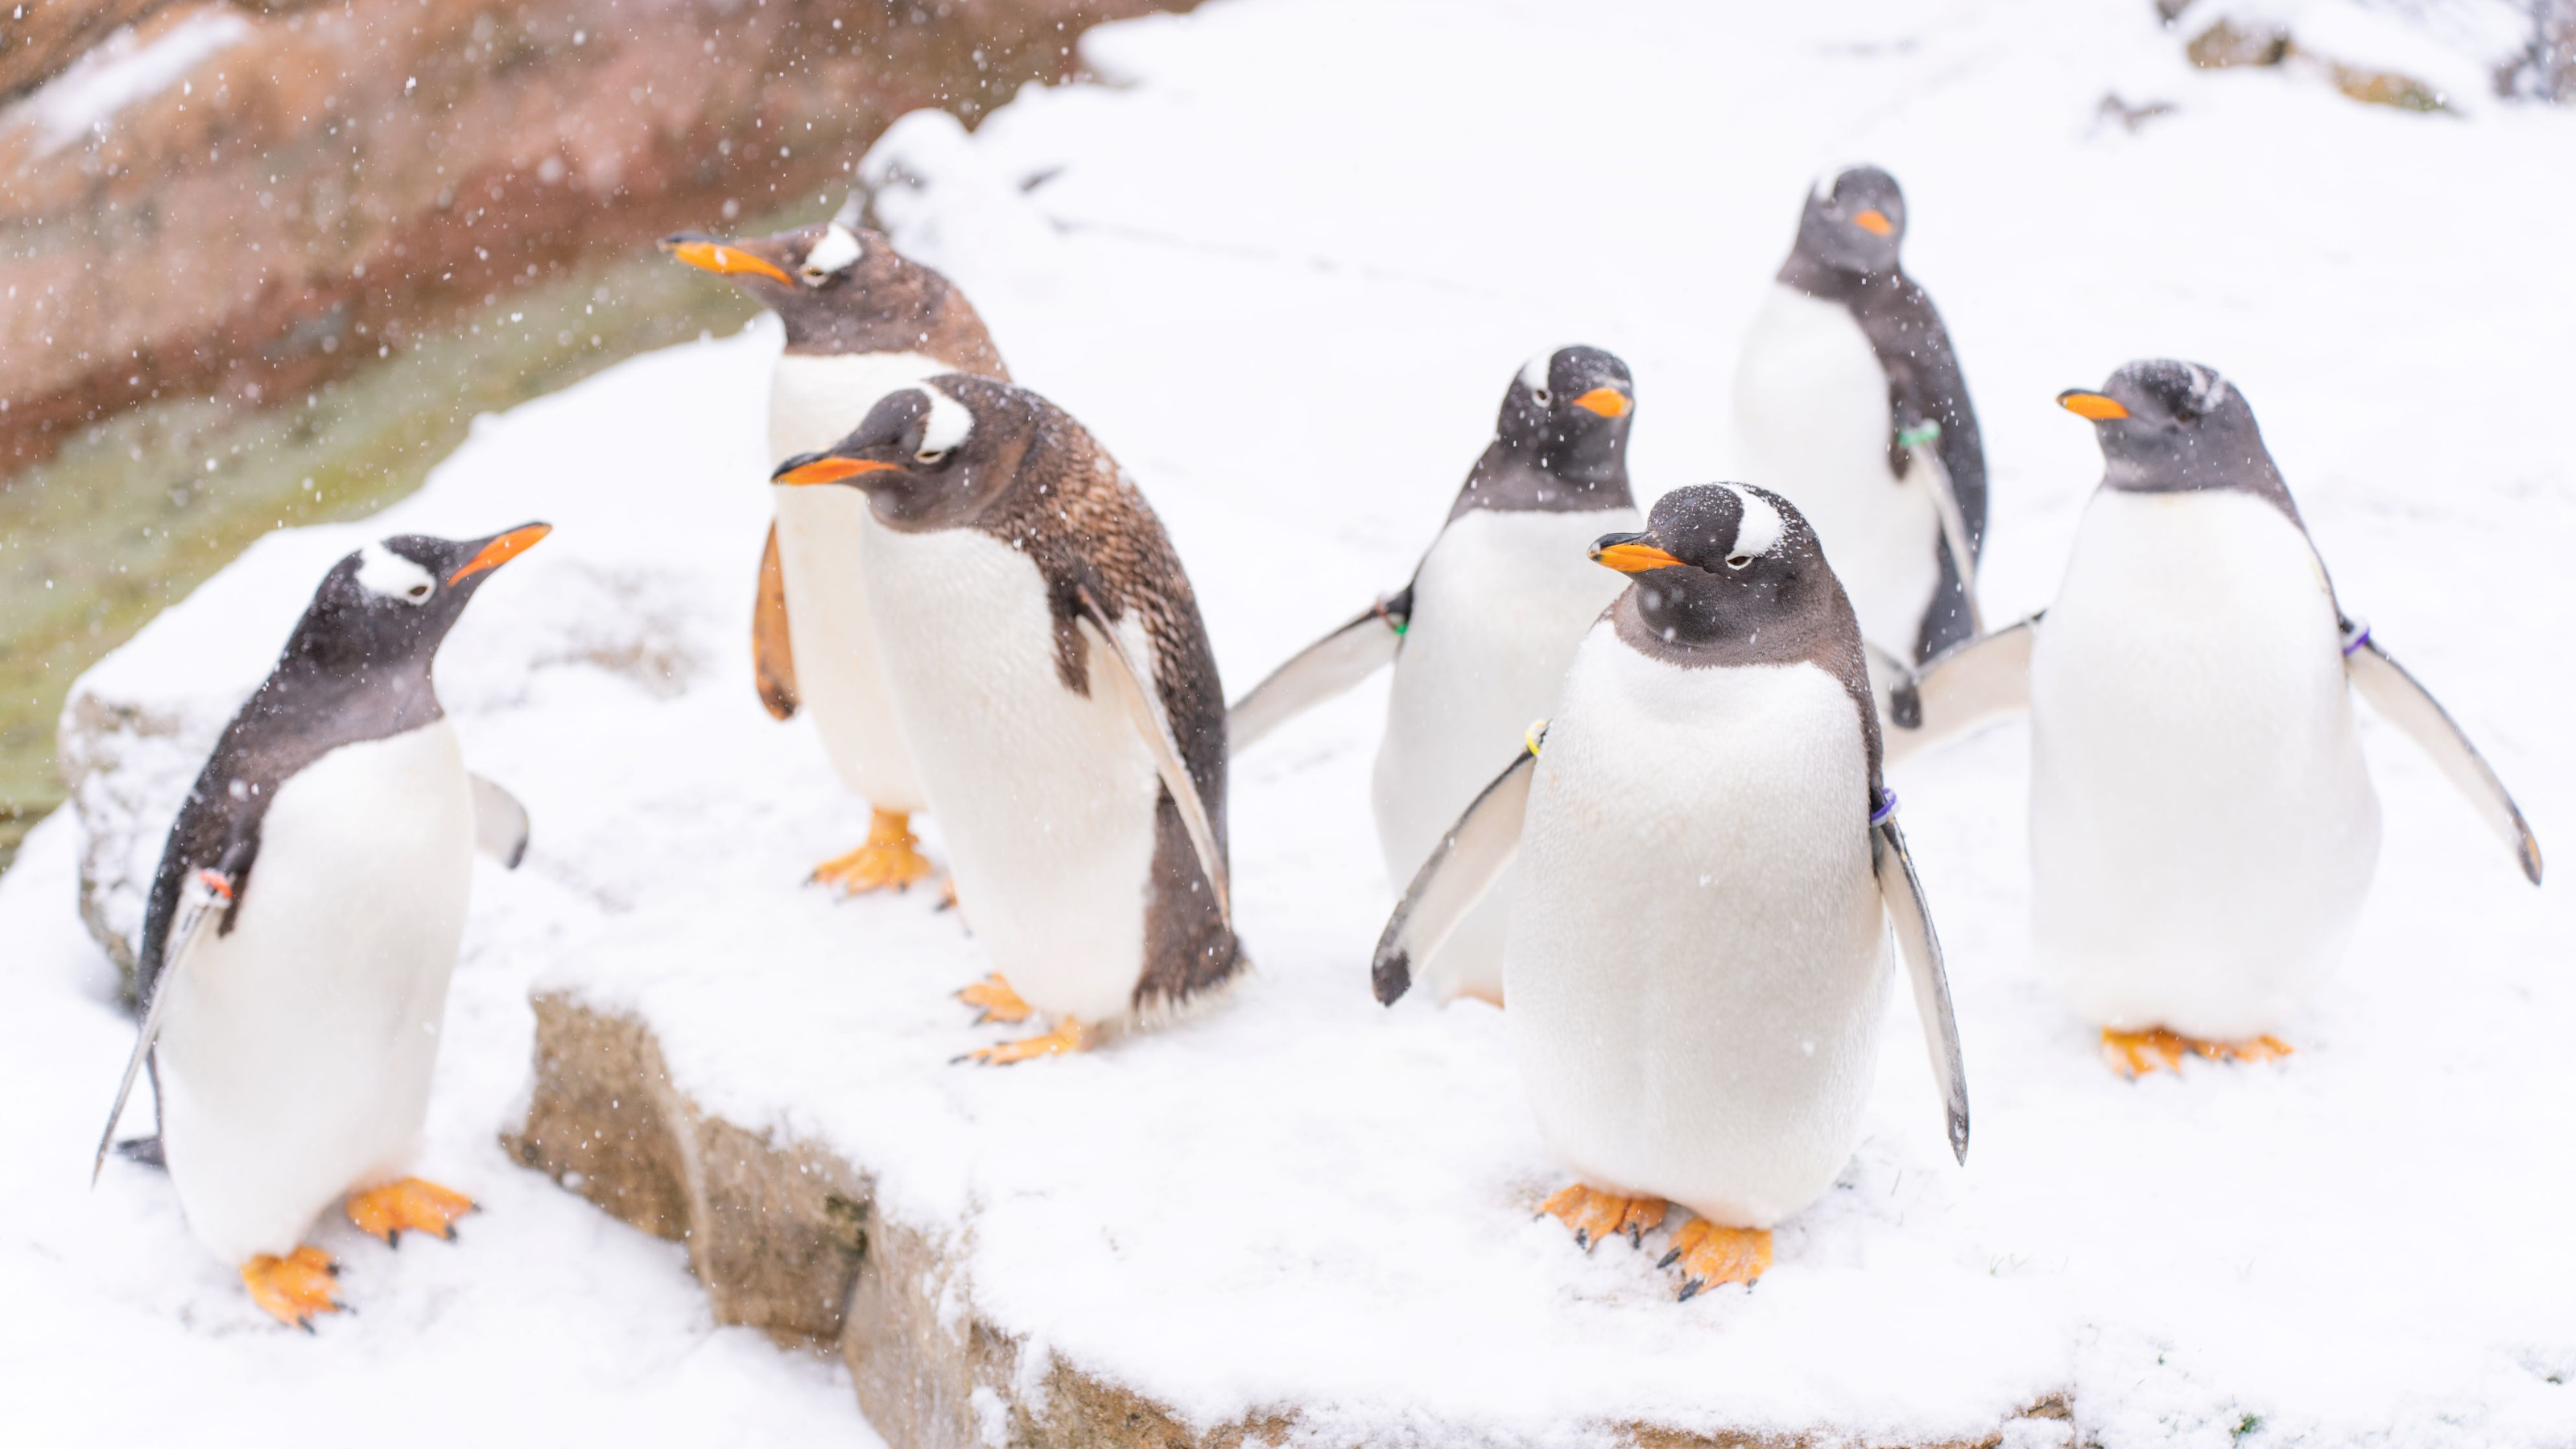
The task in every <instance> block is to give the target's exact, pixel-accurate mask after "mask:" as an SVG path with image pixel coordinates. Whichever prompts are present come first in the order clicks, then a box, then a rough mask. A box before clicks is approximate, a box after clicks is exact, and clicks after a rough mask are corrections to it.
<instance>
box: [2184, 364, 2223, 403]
mask: <svg viewBox="0 0 2576 1449" xmlns="http://www.w3.org/2000/svg"><path fill="white" fill-rule="evenodd" d="M2183 366H2184V367H2185V368H2186V369H2188V370H2189V371H2190V373H2191V410H2192V411H2193V412H2196V413H2198V414H2200V415H2201V416H2202V417H2207V416H2209V415H2210V414H2211V413H2212V412H2215V411H2217V409H2218V405H2219V404H2220V403H2223V402H2225V401H2227V379H2226V378H2223V377H2220V376H2219V375H2218V374H2217V373H2214V372H2212V371H2210V370H2209V369H2208V368H2206V367H2203V366H2201V365H2200V364H2199V363H2197V362H2186V363H2184V364H2183Z"/></svg>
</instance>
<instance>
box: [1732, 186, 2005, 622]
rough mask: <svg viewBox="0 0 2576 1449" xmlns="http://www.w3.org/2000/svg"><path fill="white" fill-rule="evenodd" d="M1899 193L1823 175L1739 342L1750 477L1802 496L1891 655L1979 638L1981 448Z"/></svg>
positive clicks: (1739, 409) (1738, 410) (1741, 429)
mask: <svg viewBox="0 0 2576 1449" xmlns="http://www.w3.org/2000/svg"><path fill="white" fill-rule="evenodd" d="M1905 220H1906V216H1905V194H1904V193H1903V192H1902V191H1900V190H1898V189H1897V185H1896V178H1894V177H1892V176H1890V175H1888V174H1887V173H1886V172H1884V171H1881V170H1880V169H1878V168H1877V167H1875V166H1855V167H1852V168H1850V169H1849V170H1846V171H1842V172H1840V173H1838V174H1836V175H1835V176H1833V177H1832V178H1831V179H1830V180H1825V181H1819V182H1818V183H1817V185H1816V186H1815V188H1814V189H1813V190H1812V191H1811V192H1809V194H1808V196H1807V204H1806V209H1805V211H1804V212H1803V213H1801V214H1800V216H1799V219H1798V239H1797V244H1796V245H1795V247H1793V248H1792V249H1791V251H1790V253H1789V259H1788V261H1787V262H1785V263H1783V264H1782V265H1781V267H1780V273H1779V278H1778V280H1777V281H1776V282H1775V283H1774V284H1773V285H1772V288H1771V292H1770V296H1769V298H1768V299H1767V300H1766V301H1765V302H1764V304H1763V308H1762V311H1761V313H1760V314H1759V315H1758V316H1757V317H1756V318H1755V319H1754V323H1753V328H1752V330H1751V331H1750V332H1749V333H1747V334H1746V336H1745V339H1744V350H1743V353H1742V355H1741V357H1740V358H1739V360H1738V361H1737V363H1736V371H1735V427H1736V435H1737V438H1738V440H1739V443H1740V444H1741V446H1742V449H1743V461H1744V467H1745V471H1746V472H1747V473H1748V474H1750V475H1751V476H1753V477H1756V478H1760V479H1762V480H1763V481H1764V482H1765V483H1767V484H1769V485H1770V486H1771V487H1773V488H1776V489H1778V490H1780V491H1781V492H1782V493H1785V494H1787V495H1788V496H1789V497H1790V499H1792V500H1793V501H1795V502H1796V503H1797V505H1798V508H1799V510H1800V511H1801V512H1803V513H1805V514H1806V516H1807V521H1808V523H1809V524H1810V525H1812V526H1813V527H1814V528H1815V530H1816V536H1817V537H1818V538H1820V539H1822V540H1823V541H1824V546H1825V552H1826V554H1827V555H1828V556H1829V557H1831V558H1832V559H1833V561H1834V572H1835V573H1836V574H1837V575H1839V576H1840V577H1841V579H1842V581H1843V587H1844V589H1845V590H1846V591H1847V592H1848V593H1849V594H1850V595H1851V601H1852V610H1853V612H1854V613H1855V614H1857V615H1858V616H1859V618H1860V632H1861V637H1862V638H1864V639H1866V640H1868V641H1869V642H1870V643H1871V644H1873V645H1876V646H1877V647H1878V648H1879V649H1881V650H1884V651H1886V653H1888V654H1889V655H1892V656H1893V657H1894V658H1895V659H1896V660H1898V661H1903V662H1906V663H1911V662H1913V661H1917V660H1923V659H1929V658H1931V657H1932V656H1933V655H1934V654H1937V653H1939V652H1940V651H1941V650H1942V649H1944V648H1946V647H1948V646H1950V645H1952V644H1955V643H1957V642H1959V641H1961V640H1964V639H1968V638H1971V637H1974V636H1975V634H1976V633H1977V629H1978V621H1977V612H1976V564H1977V558H1978V555H1979V553H1980V551H1981V550H1982V549H1983V548H1984V543H1985V533H1986V455H1985V447H1984V444H1983V441H1982V440H1981V438H1980V437H1979V435H1978V432H1977V413H1976V409H1975V408H1974V407H1972V406H1971V405H1970V404H1969V402H1968V384H1967V380H1966V378H1965V377H1964V376H1962V375H1961V373H1960V370H1959V358H1958V353H1957V351H1956V350H1955V349H1954V348H1953V347H1952V346H1951V345H1950V333H1949V329H1948V328H1946V327H1944V326H1943V325H1942V323H1941V314H1940V313H1939V312H1938V311H1936V310H1935V309H1934V308H1933V306H1932V299H1931V297H1930V296H1929V295H1927V294H1926V293H1925V292H1924V290H1923V289H1922V288H1921V287H1920V286H1918V285H1916V283H1915V281H1914V279H1913V278H1912V277H1909V276H1907V275H1906V274H1905V268H1904V266H1903V265H1902V263H1901V262H1900V261H1899V258H1898V253H1899V250H1900V248H1901V247H1902V246H1903V244H1904V241H1905Z"/></svg>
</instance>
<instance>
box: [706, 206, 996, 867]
mask: <svg viewBox="0 0 2576 1449" xmlns="http://www.w3.org/2000/svg"><path fill="white" fill-rule="evenodd" d="M854 200H855V199H854ZM662 245H663V246H664V248H665V249H666V250H668V251H669V252H670V253H671V255H672V256H673V257H675V258H677V259H678V260H680V261H683V262H686V263H688V264H689V265H690V266H693V267H697V268H700V269H702V270H705V271H710V272H714V273H716V274H717V275H718V276H722V277H728V278H730V279H732V280H733V282H734V283H735V284H736V285H738V286H740V287H741V288H742V289H743V290H744V291H745V292H746V293H748V294H750V295H751V297H752V298H753V299H754V300H756V301H758V302H760V303H761V304H762V305H763V306H766V307H767V308H769V309H770V310H771V311H773V312H775V313H777V314H778V318H779V321H780V322H782V323H784V324H785V325H786V329H787V348H786V350H785V351H784V352H782V353H781V354H780V355H779V358H778V365H777V369H776V370H775V372H774V373H773V374H772V375H771V379H770V387H769V452H770V458H769V461H770V463H771V465H772V466H773V467H775V466H776V465H777V464H778V463H779V462H781V461H783V460H785V459H787V458H790V457H793V456H795V455H796V454H799V453H808V452H812V451H813V450H815V449H817V448H823V447H828V446H830V445H831V444H832V443H833V442H835V441H836V440H838V439H840V438H841V437H843V436H845V435H847V434H848V432H849V431H850V429H851V428H853V427H855V426H857V425H858V423H859V421H860V420H861V419H862V418H865V417H866V416H867V412H868V409H869V408H871V407H873V406H875V404H876V401H877V399H878V398H881V397H883V396H885V394H886V393H887V392H888V391H890V390H892V389H893V388H895V387H898V386H901V385H902V384H904V383H908V382H913V381H917V380H919V379H921V378H925V377H932V376H936V375H938V374H940V373H945V372H964V373H973V374H975V375H977V376H981V377H991V378H998V379H1001V380H1003V381H1008V380H1009V378H1010V373H1009V372H1008V371H1007V370H1006V369H1005V368H1004V367H1003V366H1002V357H1001V354H1000V353H999V352H997V351H996V350H994V347H993V339H992V337H991V335H990V334H988V333H987V332H986V331H985V330H984V323H983V319H982V318H980V317H978V316H977V315H976V314H975V308H974V307H973V306H972V305H971V304H970V303H968V302H967V300H966V294H965V293H964V292H962V291H960V290H958V288H957V286H956V285H955V284H954V283H952V282H950V281H949V280H948V279H947V278H946V277H943V276H941V275H940V274H939V273H937V272H935V271H932V270H931V269H930V268H928V267H925V266H923V265H921V264H920V263H919V262H915V261H913V260H911V259H910V258H908V257H906V256H904V255H903V254H902V253H901V252H898V251H896V250H895V248H894V244H893V243H891V242H889V241H887V240H886V239H885V238H884V237H883V236H881V235H879V234H878V233H876V232H874V231H872V230H869V229H867V228H866V227H863V226H861V225H860V224H859V222H858V219H857V217H856V216H855V215H854V214H853V212H852V210H851V209H850V208H844V211H843V214H842V215H841V216H839V217H837V218H835V219H833V220H832V221H830V222H828V223H825V224H824V225H821V226H805V227H798V228H796V229H795V230H793V231H783V232H779V233H778V234H776V235H774V236H766V237H760V238H757V239H754V240H750V241H723V240H719V239H717V238H714V237H708V236H699V235H695V234H688V233H684V234H682V235H679V236H674V237H670V238H667V239H666V240H665V241H664V242H663V244H662ZM777 495H778V496H777V507H778V519H777V522H776V523H775V524H773V525H772V526H771V528H770V531H769V543H768V546H767V548H766V549H765V550H764V551H763V552H762V554H761V560H760V587H759V592H758V595H757V601H756V603H755V605H754V609H753V618H752V662H753V667H754V670H755V672H756V676H757V682H758V684H759V687H760V697H761V702H762V703H763V704H765V705H767V706H768V708H769V712H770V713H771V714H772V715H775V716H777V717H778V718H780V719H786V718H788V717H789V716H791V715H793V714H795V713H796V711H797V709H798V707H799V705H800V704H801V705H802V706H803V707H804V709H805V710H806V712H807V713H809V714H810V715H812V717H813V719H814V724H815V728H816V729H817V730H818V731H820V732H821V734H822V737H823V749H824V752H825V753H826V754H827V755H829V756H830V757H831V761H832V768H833V770H834V771H835V772H836V773H838V774H839V775H840V777H841V783H842V784H843V785H845V786H847V787H848V788H849V789H850V791H851V792H852V793H854V794H856V795H858V796H859V797H860V798H861V799H863V800H866V801H867V802H868V804H869V806H870V808H871V810H872V811H873V819H872V820H871V822H870V824H869V827H868V839H867V842H866V843H865V844H863V845H861V846H860V847H859V848H858V849H856V850H853V851H851V852H849V853H848V854H846V855H841V856H836V857H834V858H832V859H830V860H827V861H825V862H823V863H822V864H821V865H819V866H817V867H815V869H814V874H813V877H812V878H813V879H814V880H815V881H817V882H820V883H822V884H826V885H829V886H832V887H834V888H836V889H838V890H840V891H843V892H856V891H866V890H875V889H878V888H880V887H885V886H894V887H898V888H899V887H902V886H906V885H909V884H911V883H912V882H913V881H916V880H919V879H920V878H921V877H923V876H924V875H927V874H929V872H930V863H929V862H928V861H927V860H924V859H923V858H922V856H921V852H920V841H919V840H918V839H917V838H916V837H915V836H914V834H913V832H912V816H913V814H914V813H915V812H917V811H919V810H920V809H921V808H922V796H921V784H920V779H919V775H918V772H917V771H916V770H915V769H914V768H913V763H912V756H911V753H910V751H909V750H908V749H907V748H906V747H905V745H904V741H903V736H902V733H901V731H900V730H899V729H898V728H897V727H896V724H895V716H894V707H893V704H892V702H891V701H890V700H889V698H888V697H887V695H888V689H889V685H888V684H887V681H886V676H885V669H884V666H883V664H882V663H881V661H880V660H879V658H878V656H877V644H876V629H875V625H874V624H873V623H872V622H871V620H870V618H869V615H868V604H867V587H866V582H865V580H864V578H863V576H862V574H861V565H860V562H859V559H860V553H861V547H860V540H861V538H862V537H863V536H864V535H865V533H866V531H867V528H868V518H867V502H866V500H865V499H864V498H862V497H860V496H859V495H857V494H854V493H849V492H845V491H843V490H839V489H831V488H823V489H808V490H804V491H798V490H795V489H787V488H782V489H779V490H777Z"/></svg>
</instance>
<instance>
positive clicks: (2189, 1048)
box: [2102, 1026, 2291, 1081]
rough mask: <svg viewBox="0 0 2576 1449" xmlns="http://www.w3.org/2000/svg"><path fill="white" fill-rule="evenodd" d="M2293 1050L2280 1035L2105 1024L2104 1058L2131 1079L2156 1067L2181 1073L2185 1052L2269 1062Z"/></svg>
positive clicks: (2216, 1059)
mask: <svg viewBox="0 0 2576 1449" xmlns="http://www.w3.org/2000/svg"><path fill="white" fill-rule="evenodd" d="M2290 1053H2291V1048H2290V1044H2289V1043H2288V1042H2285V1041H2283V1040H2281V1039H2280V1038H2279V1037H2277V1036H2258V1037H2250V1038H2248V1039H2246V1040H2244V1041H2210V1040H2205V1039H2203V1038H2201V1037H2196V1036H2184V1035H2183V1034H2182V1033H2181V1032H2178V1031H2170V1030H2167V1029H2166V1028H2164V1027H2161V1026H2151V1027H2149V1028H2147V1029H2146V1030H2144V1031H2116V1030H2114V1029H2112V1028H2110V1027H2107V1026H2106V1027H2104V1028H2102V1055H2103V1057H2104V1059H2105V1060H2107V1061H2109V1062H2110V1064H2111V1070H2113V1071H2115V1072H2118V1073H2119V1074H2120V1075H2122V1076H2124V1077H2127V1078H2129V1079H2130V1080H2132V1081H2134V1080H2136V1079H2137V1078H2139V1077H2142V1076H2145V1075H2146V1074H2147V1073H2149V1072H2154V1071H2167V1072H2175V1073H2179V1072H2180V1071H2181V1070H2182V1059H2183V1057H2184V1056H2185V1055H2186V1054H2188V1055H2193V1056H2200V1057H2206V1058H2208V1059H2209V1060H2211V1061H2214V1062H2268V1061H2277V1060H2279V1059H2280V1058H2282V1057H2286V1056H2288V1055H2290Z"/></svg>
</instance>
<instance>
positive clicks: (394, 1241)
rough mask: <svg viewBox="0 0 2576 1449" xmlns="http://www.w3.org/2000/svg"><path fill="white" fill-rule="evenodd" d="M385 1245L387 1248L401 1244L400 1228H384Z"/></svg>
mask: <svg viewBox="0 0 2576 1449" xmlns="http://www.w3.org/2000/svg"><path fill="white" fill-rule="evenodd" d="M385 1246H386V1247H388V1248H400V1247H401V1246H402V1229H400V1228H387V1229H385Z"/></svg>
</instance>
